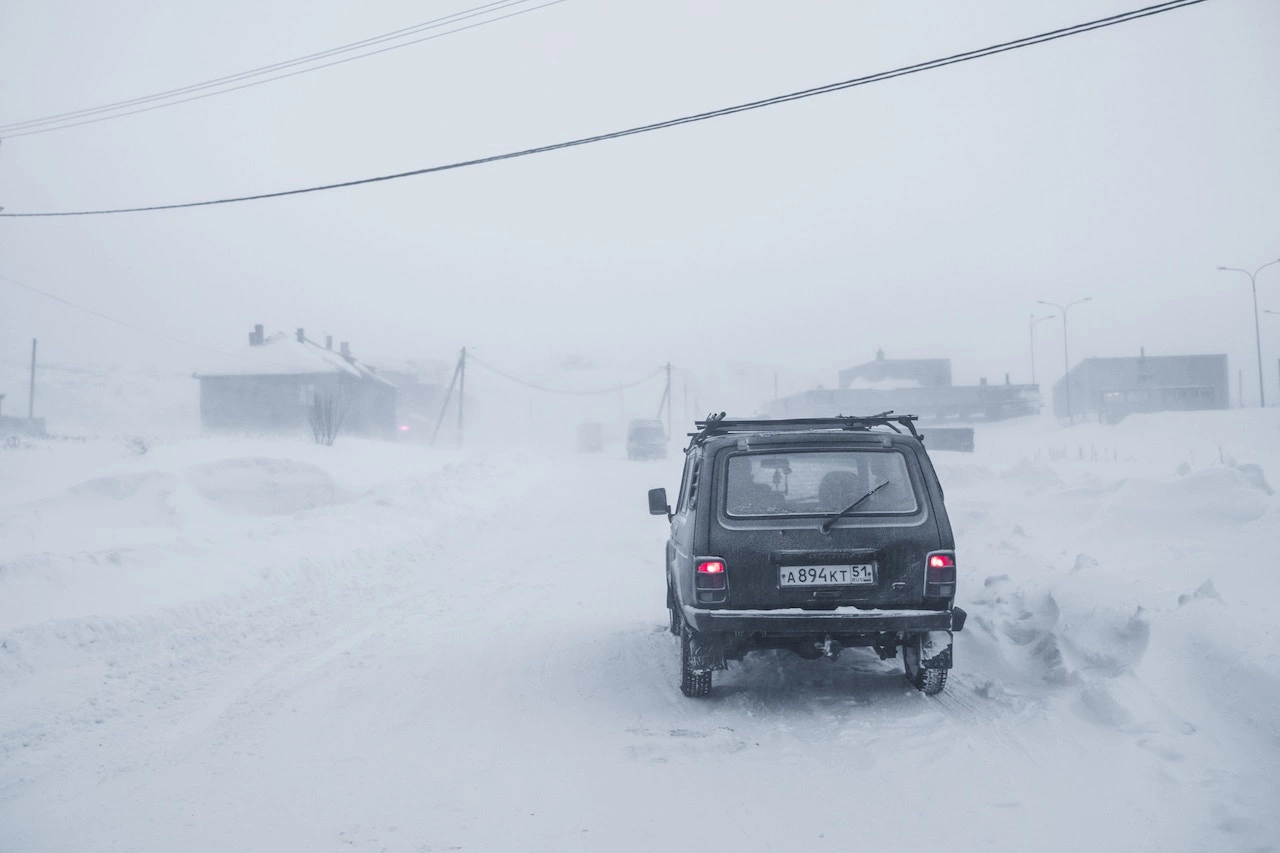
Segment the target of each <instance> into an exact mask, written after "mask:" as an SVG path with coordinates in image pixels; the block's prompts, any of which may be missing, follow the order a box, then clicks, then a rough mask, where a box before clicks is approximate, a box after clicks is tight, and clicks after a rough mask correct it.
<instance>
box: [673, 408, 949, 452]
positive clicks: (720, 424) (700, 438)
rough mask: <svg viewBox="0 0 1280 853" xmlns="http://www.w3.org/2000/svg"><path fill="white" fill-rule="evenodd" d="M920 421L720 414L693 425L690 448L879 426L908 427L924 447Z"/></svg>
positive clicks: (891, 417)
mask: <svg viewBox="0 0 1280 853" xmlns="http://www.w3.org/2000/svg"><path fill="white" fill-rule="evenodd" d="M917 420H919V418H918V417H917V416H916V415H895V414H894V413H893V412H891V411H889V412H881V413H880V414H878V415H867V416H864V417H859V416H856V415H837V416H835V417H834V418H786V419H781V420H770V419H767V418H732V419H730V418H726V417H725V413H724V412H721V413H720V414H718V415H715V414H711V415H707V419H706V420H704V421H694V424H693V425H694V426H695V427H697V429H698V431H697V432H691V433H689V436H690V438H691V440H690V442H689V446H690V447H693V446H694V445H696V444H702V443H703V442H705V441H706V440H707V439H708V438H711V437H712V436H716V435H729V434H731V433H737V432H786V431H795V432H801V431H804V430H815V429H843V430H850V431H859V432H865V431H869V430H870V429H871V428H872V427H877V426H882V427H888V428H889V429H891V430H893V431H894V432H897V433H901V432H902V430H900V429H898V426H903V427H906V429H907V431H908V432H909V433H911V435H912V437H913V438H915V439H916V440H917V441H919V442H920V443H922V444H923V443H924V438H922V437H921V435H920V433H919V432H917V431H916V425H915V422H916V421H917ZM895 424H896V425H897V426H895Z"/></svg>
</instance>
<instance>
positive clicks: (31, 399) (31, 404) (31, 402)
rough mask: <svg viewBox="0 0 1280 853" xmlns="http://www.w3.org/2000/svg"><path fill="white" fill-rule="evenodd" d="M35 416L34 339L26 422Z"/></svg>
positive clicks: (33, 339) (32, 342)
mask: <svg viewBox="0 0 1280 853" xmlns="http://www.w3.org/2000/svg"><path fill="white" fill-rule="evenodd" d="M35 416H36V339H35V338H32V339H31V390H30V391H29V392H28V394H27V420H29V421H30V420H35Z"/></svg>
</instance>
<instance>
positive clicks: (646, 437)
mask: <svg viewBox="0 0 1280 853" xmlns="http://www.w3.org/2000/svg"><path fill="white" fill-rule="evenodd" d="M627 458H628V459H666V458H667V430H666V427H664V426H663V425H662V421H659V420H648V419H645V418H636V419H635V420H633V421H632V422H631V424H630V425H629V426H628V427H627Z"/></svg>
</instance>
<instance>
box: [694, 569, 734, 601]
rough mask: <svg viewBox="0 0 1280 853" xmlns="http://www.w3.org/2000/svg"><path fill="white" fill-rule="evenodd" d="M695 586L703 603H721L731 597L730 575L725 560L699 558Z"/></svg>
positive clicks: (699, 599) (695, 573)
mask: <svg viewBox="0 0 1280 853" xmlns="http://www.w3.org/2000/svg"><path fill="white" fill-rule="evenodd" d="M693 587H694V590H695V591H696V592H697V594H698V602H699V603H702V604H720V603H722V602H724V601H725V600H727V599H728V597H729V577H728V572H727V571H726V569H725V564H724V560H699V561H698V569H697V571H696V572H694V575H693Z"/></svg>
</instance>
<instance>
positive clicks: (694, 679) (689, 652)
mask: <svg viewBox="0 0 1280 853" xmlns="http://www.w3.org/2000/svg"><path fill="white" fill-rule="evenodd" d="M683 621H684V620H681V622H682V623H683ZM680 692H681V693H683V694H684V695H686V696H695V697H700V696H706V695H707V694H708V693H710V692H711V670H709V669H703V670H699V669H694V667H693V632H692V631H690V630H689V627H688V626H687V625H684V624H681V626H680Z"/></svg>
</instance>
